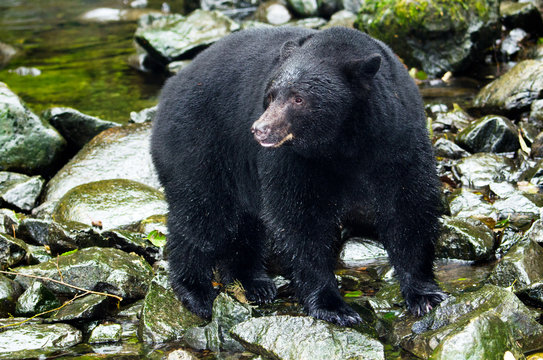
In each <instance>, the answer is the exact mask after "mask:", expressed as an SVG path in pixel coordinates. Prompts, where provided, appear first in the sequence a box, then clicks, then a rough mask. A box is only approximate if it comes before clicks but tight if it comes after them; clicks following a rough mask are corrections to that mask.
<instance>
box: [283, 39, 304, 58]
mask: <svg viewBox="0 0 543 360" xmlns="http://www.w3.org/2000/svg"><path fill="white" fill-rule="evenodd" d="M299 47H300V45H298V43H296V42H295V41H292V40H289V41H287V42H285V43H284V44H283V46H281V51H280V57H281V60H285V59H286V58H288V57H289V56H290V55H292V53H293V52H294V50H296V49H298V48H299Z"/></svg>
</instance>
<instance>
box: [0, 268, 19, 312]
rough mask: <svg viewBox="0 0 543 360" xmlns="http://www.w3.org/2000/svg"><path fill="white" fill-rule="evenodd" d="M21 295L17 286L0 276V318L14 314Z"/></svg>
mask: <svg viewBox="0 0 543 360" xmlns="http://www.w3.org/2000/svg"><path fill="white" fill-rule="evenodd" d="M21 293H22V289H21V286H19V284H17V283H16V282H15V281H13V280H11V279H8V278H7V277H5V276H3V275H0V318H8V317H11V316H13V315H14V314H15V304H16V302H17V298H18V297H19V296H20V295H21Z"/></svg>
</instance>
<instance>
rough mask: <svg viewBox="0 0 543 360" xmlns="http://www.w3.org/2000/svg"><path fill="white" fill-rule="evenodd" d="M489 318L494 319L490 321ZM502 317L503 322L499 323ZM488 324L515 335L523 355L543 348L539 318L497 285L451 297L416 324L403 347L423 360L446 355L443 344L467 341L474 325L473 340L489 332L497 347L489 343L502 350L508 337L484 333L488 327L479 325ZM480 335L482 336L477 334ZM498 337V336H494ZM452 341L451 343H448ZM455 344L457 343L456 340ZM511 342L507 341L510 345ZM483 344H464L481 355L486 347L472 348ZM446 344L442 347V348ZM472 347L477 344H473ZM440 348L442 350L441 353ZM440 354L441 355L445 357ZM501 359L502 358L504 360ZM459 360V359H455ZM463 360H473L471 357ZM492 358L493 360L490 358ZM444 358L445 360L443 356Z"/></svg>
mask: <svg viewBox="0 0 543 360" xmlns="http://www.w3.org/2000/svg"><path fill="white" fill-rule="evenodd" d="M487 316H490V318H494V319H488V318H487ZM495 318H498V319H499V320H500V321H501V323H500V322H497V321H496V320H495ZM485 323H488V324H489V325H492V324H493V325H492V326H490V327H499V328H500V329H501V330H506V331H507V333H506V334H507V336H511V337H512V338H513V340H514V341H515V342H517V343H518V345H520V347H521V348H522V352H528V351H533V350H535V349H538V348H540V347H541V346H542V345H543V336H542V335H543V326H541V325H540V324H539V323H538V322H537V321H536V320H535V319H534V315H533V313H532V312H531V311H530V310H529V309H528V308H527V307H526V306H525V305H524V304H523V303H522V302H521V301H520V300H519V299H518V298H517V297H516V296H515V294H513V293H511V292H510V291H507V290H506V289H502V288H500V287H497V286H493V285H485V286H483V287H482V288H481V289H479V290H477V291H471V292H464V293H462V294H460V295H456V296H450V297H449V298H448V299H446V300H445V301H444V302H442V303H441V304H440V305H439V306H438V307H436V308H435V309H434V311H432V312H430V313H429V314H428V315H426V316H424V317H423V318H422V319H421V320H419V321H418V322H416V323H415V324H413V328H412V329H413V332H414V333H415V334H414V335H413V336H412V337H410V338H409V339H406V340H405V341H404V342H403V344H402V346H403V347H404V348H405V349H407V350H409V351H410V352H412V353H413V354H415V355H416V356H418V357H421V358H428V357H429V356H431V355H432V353H433V354H435V355H437V354H441V355H443V354H445V353H446V349H444V346H442V345H445V344H447V345H449V346H450V345H451V341H452V340H454V339H456V340H458V341H460V340H459V339H462V338H465V336H467V334H466V333H468V332H470V331H471V330H472V329H470V328H472V327H473V326H475V329H473V330H477V332H476V333H473V337H475V338H477V337H479V336H480V335H482V334H484V333H485V332H487V331H488V332H490V334H489V336H488V337H486V338H487V339H493V340H494V339H495V340H496V344H495V345H490V343H492V341H483V342H487V343H489V344H487V345H490V346H496V345H498V346H499V347H498V349H499V350H498V349H497V350H496V351H498V354H499V351H502V352H501V356H502V357H503V350H502V347H501V346H503V345H502V344H503V343H504V340H506V339H507V336H506V335H505V334H503V333H501V332H498V333H494V334H493V330H492V329H489V330H484V331H483V332H479V331H480V330H482V329H484V328H485V327H479V326H478V325H477V324H481V325H482V324H485ZM476 334H479V335H476ZM494 336H496V337H494ZM446 339H448V340H447V341H445V340H446ZM452 342H454V341H452ZM507 342H508V341H505V343H507ZM477 343H480V342H473V341H469V342H466V343H463V344H464V345H466V350H467V349H470V348H471V349H473V350H476V353H477V354H480V353H481V352H480V351H482V350H484V349H485V347H484V346H483V347H482V348H479V349H478V348H477V347H475V348H472V346H473V345H475V344H477ZM441 344H442V345H441ZM468 344H473V345H469V346H468ZM439 349H440V350H439ZM452 349H455V351H461V349H458V347H456V346H455V347H452V348H451V350H452ZM441 355H440V356H441ZM502 357H500V359H501V358H502ZM453 358H455V357H453ZM459 358H462V359H464V358H470V357H469V356H467V357H463V356H460V357H459ZM490 358H492V357H490ZM440 359H443V357H440ZM474 359H487V357H485V356H483V357H479V356H475V357H474Z"/></svg>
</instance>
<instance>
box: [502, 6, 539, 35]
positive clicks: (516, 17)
mask: <svg viewBox="0 0 543 360" xmlns="http://www.w3.org/2000/svg"><path fill="white" fill-rule="evenodd" d="M500 16H501V20H502V24H504V25H505V26H506V27H507V28H509V29H514V28H522V29H524V30H526V31H528V32H531V33H535V34H541V32H542V30H541V29H543V21H542V19H541V13H540V12H539V10H538V9H537V7H536V6H535V5H534V4H533V3H531V2H529V1H524V2H513V1H502V2H501V3H500Z"/></svg>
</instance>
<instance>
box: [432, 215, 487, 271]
mask: <svg viewBox="0 0 543 360" xmlns="http://www.w3.org/2000/svg"><path fill="white" fill-rule="evenodd" d="M493 250H494V234H493V232H492V230H490V229H489V228H488V226H486V225H485V224H484V223H482V222H481V221H479V220H476V219H470V218H467V219H462V218H450V217H443V219H442V232H441V235H440V237H439V239H438V241H437V243H436V256H437V257H441V258H447V259H460V260H472V261H476V260H488V259H490V257H491V256H492V255H493V254H494V251H493Z"/></svg>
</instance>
